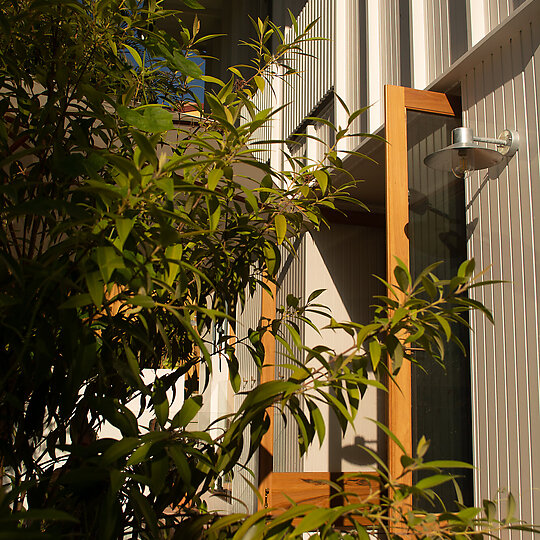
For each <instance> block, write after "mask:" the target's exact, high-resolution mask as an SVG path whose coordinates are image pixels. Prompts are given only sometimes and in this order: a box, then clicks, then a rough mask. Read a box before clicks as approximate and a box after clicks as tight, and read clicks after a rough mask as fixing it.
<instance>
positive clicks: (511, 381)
mask: <svg viewBox="0 0 540 540" xmlns="http://www.w3.org/2000/svg"><path fill="white" fill-rule="evenodd" d="M509 52H510V51H509V49H508V47H504V48H503V50H502V58H501V59H502V62H501V68H502V78H503V81H505V82H504V84H503V85H502V91H503V96H504V97H503V106H504V116H503V122H504V124H505V125H510V123H509V120H511V119H512V118H509V116H508V115H509V113H508V110H509V109H510V110H512V100H513V97H512V96H513V88H512V86H513V85H512V83H511V82H509V81H510V73H508V72H507V71H506V70H507V69H509V66H510V57H509ZM512 116H513V114H512ZM510 166H511V164H509V166H508V167H507V169H506V178H507V182H508V181H509V179H510V170H511V168H510ZM507 205H508V208H507V210H508V217H509V231H508V234H509V242H508V243H509V247H510V258H509V259H508V261H509V269H510V273H511V275H510V282H511V283H512V294H511V306H512V309H511V319H510V320H511V321H513V322H515V321H516V317H517V313H516V295H515V286H514V284H515V277H516V269H515V267H514V261H516V260H517V258H515V257H514V255H515V253H514V252H515V248H516V247H518V246H515V245H514V242H513V241H512V239H513V238H514V234H513V229H514V228H515V227H514V221H513V219H512V218H513V216H514V215H515V212H514V211H513V208H512V207H513V192H512V190H509V197H508V202H507ZM514 328H515V326H514ZM511 345H512V350H511V352H512V353H513V365H511V364H510V363H507V364H506V388H508V389H510V393H511V399H508V402H507V407H508V409H507V418H506V420H507V422H508V425H509V428H512V427H514V430H513V431H510V433H509V435H510V436H509V437H508V438H507V441H506V454H507V459H508V462H509V464H510V448H509V442H510V440H518V434H517V425H518V424H519V408H518V396H517V391H516V389H517V381H516V377H515V376H516V366H515V361H516V356H517V350H516V345H517V343H516V335H515V334H514V335H513V336H512V337H511ZM512 417H513V418H516V420H517V424H515V425H514V426H512V423H511V422H510V419H511V418H512ZM520 450H521V449H520V448H518V452H517V455H518V458H517V464H518V466H517V473H518V474H517V483H518V485H519V486H520V487H521V479H520V474H519V453H520ZM511 471H512V468H511V467H509V469H508V474H509V477H508V481H507V484H506V485H507V486H508V487H509V488H510V489H513V488H512V485H511V478H512V476H511Z"/></svg>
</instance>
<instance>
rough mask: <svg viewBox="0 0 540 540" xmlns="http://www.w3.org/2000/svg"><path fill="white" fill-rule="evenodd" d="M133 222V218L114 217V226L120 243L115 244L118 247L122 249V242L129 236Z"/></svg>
mask: <svg viewBox="0 0 540 540" xmlns="http://www.w3.org/2000/svg"><path fill="white" fill-rule="evenodd" d="M134 223H135V220H133V219H127V218H117V219H115V221H114V224H115V226H116V232H117V234H118V239H119V240H120V245H119V246H117V247H118V249H122V248H123V247H124V243H125V242H126V239H127V237H128V236H129V233H130V232H131V230H132V229H133V224H134Z"/></svg>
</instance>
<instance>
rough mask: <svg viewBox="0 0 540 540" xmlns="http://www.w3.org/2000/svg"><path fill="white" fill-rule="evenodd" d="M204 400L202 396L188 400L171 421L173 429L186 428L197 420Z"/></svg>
mask: <svg viewBox="0 0 540 540" xmlns="http://www.w3.org/2000/svg"><path fill="white" fill-rule="evenodd" d="M202 404H203V399H202V396H201V395H198V396H194V397H191V398H189V399H186V401H185V402H184V404H183V405H182V408H181V409H180V410H179V411H178V412H177V413H176V414H175V415H174V418H173V419H172V421H171V428H172V429H180V428H185V427H186V426H187V425H188V424H189V423H190V422H191V421H192V420H193V418H195V416H196V414H197V413H198V412H199V410H200V408H201V407H202Z"/></svg>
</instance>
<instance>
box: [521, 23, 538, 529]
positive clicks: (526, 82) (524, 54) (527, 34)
mask: <svg viewBox="0 0 540 540" xmlns="http://www.w3.org/2000/svg"><path fill="white" fill-rule="evenodd" d="M531 27H532V24H529V27H528V28H526V29H524V32H523V34H522V35H521V38H522V39H521V59H522V60H521V62H522V65H523V66H524V67H523V71H522V74H523V88H524V98H525V103H524V109H525V111H526V115H525V119H524V121H525V133H526V140H527V142H528V146H527V159H526V160H525V163H526V166H527V178H528V181H529V186H530V188H531V193H530V197H529V199H528V200H529V219H530V224H531V251H532V253H531V254H532V257H531V264H532V266H533V272H532V280H531V281H532V287H533V291H534V294H533V295H532V298H533V299H534V300H533V313H534V321H533V324H532V325H531V326H532V328H531V330H532V332H531V334H533V336H532V338H530V339H529V341H530V342H531V343H532V349H535V353H536V355H535V357H536V358H537V359H538V357H539V355H540V350H539V343H538V341H539V336H538V324H534V323H535V322H536V323H537V322H538V303H537V301H536V299H537V297H538V287H537V280H536V277H537V266H536V259H535V256H534V254H535V250H534V239H535V227H534V213H533V200H534V194H533V192H532V190H533V186H534V185H535V184H534V179H533V173H532V166H531V162H532V160H533V159H537V158H538V155H537V153H535V152H534V148H535V143H534V142H532V141H534V137H535V136H536V134H537V130H536V129H535V122H537V119H538V113H537V108H536V100H535V99H534V97H533V98H532V100H529V98H528V96H529V95H532V96H534V93H532V92H531V93H530V94H529V92H528V91H527V90H528V87H529V86H530V72H531V70H532V69H531V68H532V66H533V49H532V40H531ZM531 101H532V103H531ZM530 106H532V109H533V114H532V115H531V118H530V120H531V122H529V114H530ZM534 113H536V115H535V114H534ZM530 124H532V125H533V127H532V129H531V127H530ZM536 148H538V141H536ZM531 150H532V151H531ZM529 298H530V297H529ZM535 345H536V346H535ZM533 358H534V357H533V356H532V355H529V354H528V355H527V365H526V372H527V373H526V374H527V382H528V386H529V392H530V393H534V392H536V396H535V397H536V399H535V402H534V403H532V399H531V397H530V395H531V394H529V411H530V414H531V415H532V418H529V420H530V422H531V428H530V429H531V436H530V439H529V448H531V449H532V448H533V447H534V442H535V433H536V434H537V437H538V436H540V423H539V421H538V420H539V418H538V417H539V414H538V413H537V414H534V413H535V412H536V411H538V384H537V381H535V384H532V381H531V377H530V373H531V372H532V373H539V374H540V371H539V370H537V371H533V370H531V369H530V364H529V362H530V363H531V364H532V359H533ZM535 406H536V407H535ZM529 468H530V471H531V493H532V490H533V489H534V485H535V481H534V478H535V463H534V460H533V454H532V453H531V454H530V462H529ZM530 521H531V522H532V523H534V522H535V507H534V497H531V516H530Z"/></svg>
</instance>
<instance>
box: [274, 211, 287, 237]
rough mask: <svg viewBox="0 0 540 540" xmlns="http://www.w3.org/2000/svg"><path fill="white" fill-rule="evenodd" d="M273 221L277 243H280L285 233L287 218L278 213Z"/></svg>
mask: <svg viewBox="0 0 540 540" xmlns="http://www.w3.org/2000/svg"><path fill="white" fill-rule="evenodd" d="M274 223H275V228H276V237H277V241H278V244H282V243H283V240H285V236H286V234H287V218H286V217H285V216H284V215H283V214H278V215H277V216H276V217H275V219H274Z"/></svg>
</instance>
